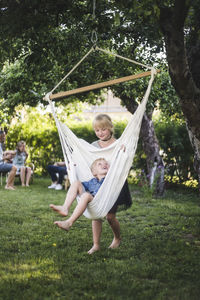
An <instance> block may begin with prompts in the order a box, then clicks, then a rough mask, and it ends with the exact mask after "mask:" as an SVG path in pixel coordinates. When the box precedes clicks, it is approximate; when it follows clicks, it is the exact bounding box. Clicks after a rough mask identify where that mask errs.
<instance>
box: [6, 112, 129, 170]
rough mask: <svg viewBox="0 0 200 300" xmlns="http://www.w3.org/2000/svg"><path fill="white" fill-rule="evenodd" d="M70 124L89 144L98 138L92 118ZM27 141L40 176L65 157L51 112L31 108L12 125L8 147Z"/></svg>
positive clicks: (122, 124) (118, 127) (118, 131)
mask: <svg viewBox="0 0 200 300" xmlns="http://www.w3.org/2000/svg"><path fill="white" fill-rule="evenodd" d="M66 123H67V125H68V126H69V127H70V129H71V130H72V131H73V132H74V133H75V135H76V136H78V137H79V138H82V139H84V140H86V141H88V142H89V143H92V142H93V141H95V140H96V136H95V133H94V131H93V129H92V122H91V121H81V122H80V121H78V122H77V121H76V120H71V119H70V118H68V119H67V120H66ZM125 125H126V123H125V122H116V124H115V127H116V136H117V137H119V136H120V135H121V133H122V131H123V130H124V127H125ZM20 140H24V141H25V142H26V144H27V151H28V153H29V157H28V161H29V162H33V163H34V165H35V172H36V173H37V174H39V175H41V174H45V173H46V167H47V165H48V164H50V163H53V162H55V161H62V160H63V153H62V148H61V144H60V140H59V135H58V131H57V128H56V126H55V122H54V120H53V119H52V117H51V116H49V115H48V114H46V115H42V114H41V113H39V112H38V111H37V110H35V109H31V111H29V113H28V114H27V115H26V117H25V120H24V121H23V122H20V121H18V122H15V123H14V124H12V125H11V126H10V128H9V132H8V135H7V148H8V149H15V148H16V143H17V142H18V141H20Z"/></svg>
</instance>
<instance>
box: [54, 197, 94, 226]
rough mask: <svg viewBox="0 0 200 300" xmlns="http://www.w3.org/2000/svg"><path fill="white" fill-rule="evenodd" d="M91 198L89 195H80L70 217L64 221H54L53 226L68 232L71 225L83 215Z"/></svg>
mask: <svg viewBox="0 0 200 300" xmlns="http://www.w3.org/2000/svg"><path fill="white" fill-rule="evenodd" d="M92 199H93V196H92V195H91V194H89V193H84V194H82V195H81V198H80V201H79V202H78V204H77V206H76V208H75V210H74V211H73V213H72V215H71V217H70V218H69V219H67V220H66V221H55V222H54V224H56V225H58V227H60V228H61V229H64V230H67V231H68V230H69V229H70V227H71V226H72V225H73V223H74V222H75V221H76V220H77V219H78V218H79V217H80V216H81V215H82V214H83V213H84V211H85V209H86V207H87V205H88V203H89V202H90V201H92Z"/></svg>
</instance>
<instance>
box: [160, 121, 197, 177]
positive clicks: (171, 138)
mask: <svg viewBox="0 0 200 300" xmlns="http://www.w3.org/2000/svg"><path fill="white" fill-rule="evenodd" d="M155 131H156V135H157V137H158V140H159V143H160V147H161V149H162V150H163V159H164V162H165V167H166V174H167V175H169V176H170V177H171V178H172V177H173V176H177V177H178V179H179V182H183V181H186V180H188V179H191V178H195V176H196V174H195V172H194V169H193V149H192V146H191V143H190V140H189V137H188V132H187V130H186V127H185V124H184V123H182V122H179V121H178V120H171V121H170V122H167V121H160V120H159V121H157V122H156V123H155Z"/></svg>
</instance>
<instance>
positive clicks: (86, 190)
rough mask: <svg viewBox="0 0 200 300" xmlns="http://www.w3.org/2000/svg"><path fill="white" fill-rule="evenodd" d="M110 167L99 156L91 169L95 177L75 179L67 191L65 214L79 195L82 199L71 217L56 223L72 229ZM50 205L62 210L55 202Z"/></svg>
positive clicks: (66, 228) (63, 227)
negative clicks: (87, 179) (86, 179)
mask: <svg viewBox="0 0 200 300" xmlns="http://www.w3.org/2000/svg"><path fill="white" fill-rule="evenodd" d="M108 169H109V164H108V162H107V161H106V160H105V159H104V158H98V159H96V160H95V161H94V162H93V163H92V165H91V171H92V174H93V175H94V178H92V179H91V180H89V181H85V182H80V181H75V182H74V183H73V184H72V185H71V186H70V188H69V190H68V192H67V196H66V200H65V215H66V214H68V211H69V208H70V206H71V205H72V202H73V201H74V200H75V199H76V197H77V196H78V195H79V196H80V200H79V202H78V204H77V206H76V208H75V210H74V211H73V213H72V215H71V217H70V218H69V219H67V220H65V221H56V222H54V224H56V225H58V227H60V228H62V229H64V230H69V229H70V227H71V226H72V225H73V223H74V222H75V221H76V220H77V219H78V218H79V217H80V216H81V215H82V214H83V213H84V211H85V209H86V207H87V205H88V203H89V202H91V201H92V200H93V198H94V196H95V195H96V193H97V192H98V190H99V188H100V186H101V185H102V183H103V181H104V179H105V176H106V174H107V172H108ZM50 207H51V208H53V209H54V210H56V211H59V210H60V207H59V206H56V205H53V204H51V205H50Z"/></svg>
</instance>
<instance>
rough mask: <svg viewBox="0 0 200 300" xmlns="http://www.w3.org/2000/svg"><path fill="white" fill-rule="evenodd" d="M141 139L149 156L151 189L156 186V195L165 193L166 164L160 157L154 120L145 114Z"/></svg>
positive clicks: (148, 169)
mask: <svg viewBox="0 0 200 300" xmlns="http://www.w3.org/2000/svg"><path fill="white" fill-rule="evenodd" d="M140 138H141V140H142V145H143V149H144V152H145V154H146V156H147V171H148V177H149V184H150V187H153V186H155V193H156V195H158V196H162V195H163V193H164V163H163V159H162V157H161V156H160V147H159V143H158V139H157V137H156V133H155V129H154V124H153V121H152V119H151V118H150V117H149V116H148V115H147V114H146V113H145V114H144V117H143V120H142V126H141V131H140Z"/></svg>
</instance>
